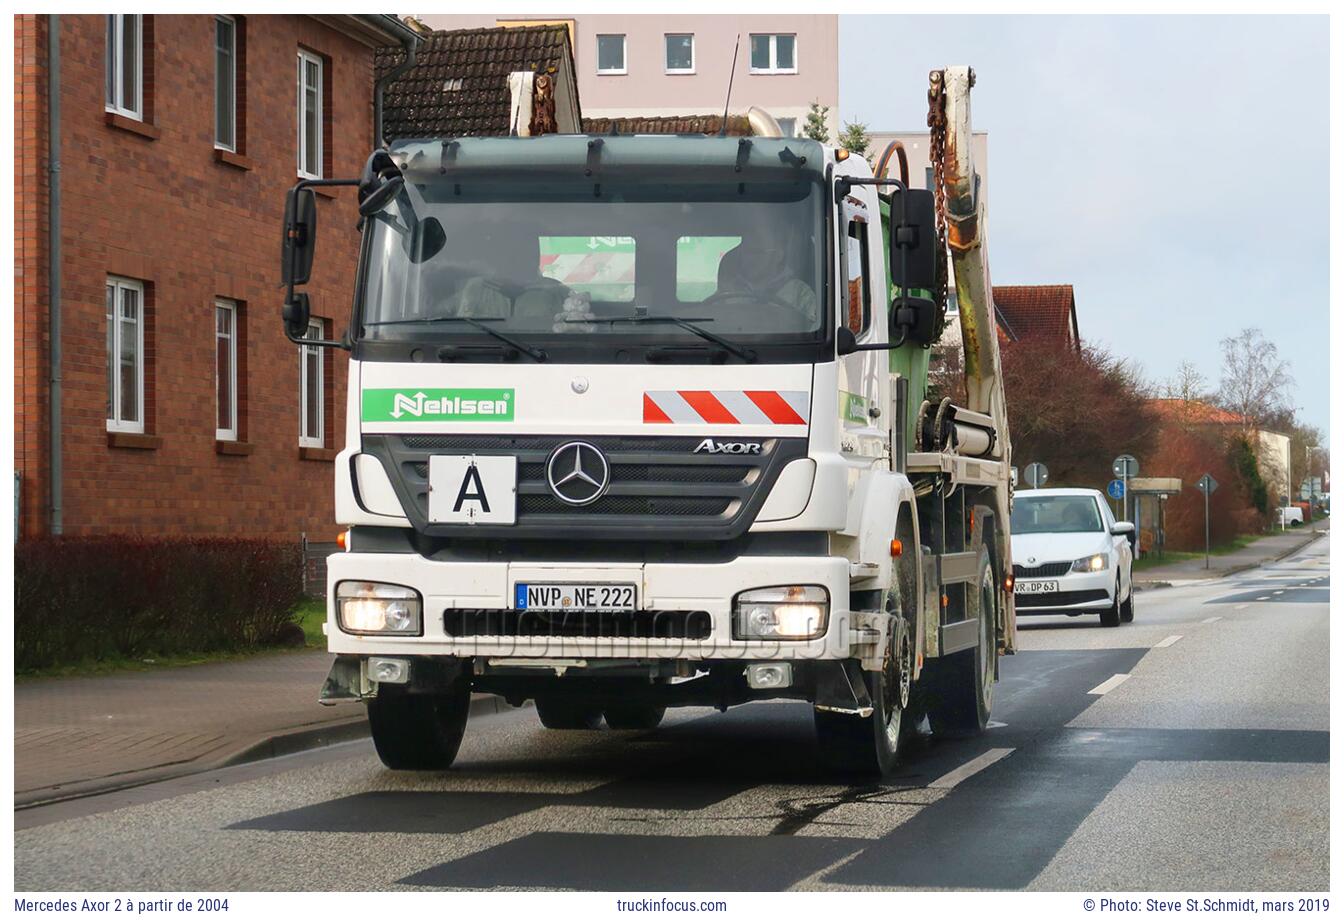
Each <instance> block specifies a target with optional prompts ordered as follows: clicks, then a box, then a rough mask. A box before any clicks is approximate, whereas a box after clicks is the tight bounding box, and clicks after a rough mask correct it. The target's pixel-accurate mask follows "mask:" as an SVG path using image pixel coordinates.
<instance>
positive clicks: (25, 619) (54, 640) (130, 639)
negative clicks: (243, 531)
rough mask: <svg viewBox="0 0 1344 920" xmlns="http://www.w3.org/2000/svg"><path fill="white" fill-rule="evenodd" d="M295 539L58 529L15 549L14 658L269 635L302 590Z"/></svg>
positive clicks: (25, 666) (55, 659)
mask: <svg viewBox="0 0 1344 920" xmlns="http://www.w3.org/2000/svg"><path fill="white" fill-rule="evenodd" d="M302 563H303V559H302V550H301V548H300V547H299V545H298V544H294V543H279V542H274V541H268V540H232V539H212V538H203V539H161V538H154V539H145V538H138V537H115V538H110V537H56V538H50V539H39V540H24V541H21V542H20V543H19V544H18V545H17V546H16V547H15V551H14V665H15V669H16V670H18V671H29V670H34V669H38V668H46V667H51V666H54V665H64V664H74V663H78V662H84V661H98V660H104V659H108V658H136V657H144V656H147V655H173V654H190V653H197V652H217V651H236V650H243V649H249V648H258V647H261V646H265V645H269V644H273V643H275V642H276V641H277V640H278V639H279V637H280V633H281V630H282V629H283V627H284V626H285V625H286V624H287V623H291V622H294V620H295V619H296V616H297V614H296V609H297V607H298V604H299V602H300V601H301V600H302V597H303V579H302V573H303V565H302Z"/></svg>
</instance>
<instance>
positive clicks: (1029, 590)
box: [1013, 581, 1059, 594]
mask: <svg viewBox="0 0 1344 920" xmlns="http://www.w3.org/2000/svg"><path fill="white" fill-rule="evenodd" d="M1058 591H1059V582H1057V581H1019V582H1017V583H1016V584H1014V585H1013V593H1014V594H1055V593H1056V592H1058Z"/></svg>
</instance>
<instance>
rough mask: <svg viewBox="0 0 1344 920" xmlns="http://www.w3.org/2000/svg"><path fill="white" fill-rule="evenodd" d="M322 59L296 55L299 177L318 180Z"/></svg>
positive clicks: (320, 171)
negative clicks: (297, 66)
mask: <svg viewBox="0 0 1344 920" xmlns="http://www.w3.org/2000/svg"><path fill="white" fill-rule="evenodd" d="M322 132H323V124H322V59H321V58H320V57H318V56H317V55H315V54H310V53H309V52H307V51H300V52H299V175H300V176H302V177H303V178H305V179H321V178H322Z"/></svg>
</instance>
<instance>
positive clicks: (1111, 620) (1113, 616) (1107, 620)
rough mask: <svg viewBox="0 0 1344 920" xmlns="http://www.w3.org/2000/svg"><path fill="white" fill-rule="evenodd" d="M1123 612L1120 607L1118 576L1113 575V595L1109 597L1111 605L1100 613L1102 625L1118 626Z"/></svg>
mask: <svg viewBox="0 0 1344 920" xmlns="http://www.w3.org/2000/svg"><path fill="white" fill-rule="evenodd" d="M1123 618H1124V617H1123V612H1122V611H1121V609H1120V576H1119V575H1117V576H1116V577H1115V595H1114V597H1112V598H1111V606H1110V608H1109V609H1107V610H1103V611H1102V613H1101V625H1102V626H1119V625H1120V621H1121V620H1122V619H1123Z"/></svg>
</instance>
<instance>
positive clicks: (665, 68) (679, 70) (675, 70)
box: [663, 32, 695, 74]
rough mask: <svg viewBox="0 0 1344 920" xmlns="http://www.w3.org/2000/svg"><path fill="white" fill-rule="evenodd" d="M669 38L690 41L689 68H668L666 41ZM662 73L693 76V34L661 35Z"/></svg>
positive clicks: (669, 33) (675, 33)
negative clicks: (687, 39)
mask: <svg viewBox="0 0 1344 920" xmlns="http://www.w3.org/2000/svg"><path fill="white" fill-rule="evenodd" d="M669 38H689V39H690V40H691V66H690V67H689V68H680V67H669V66H668V60H667V40H668V39H669ZM663 73H665V74H693V73H695V33H694V32H664V33H663Z"/></svg>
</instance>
